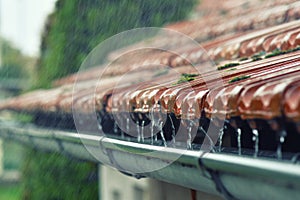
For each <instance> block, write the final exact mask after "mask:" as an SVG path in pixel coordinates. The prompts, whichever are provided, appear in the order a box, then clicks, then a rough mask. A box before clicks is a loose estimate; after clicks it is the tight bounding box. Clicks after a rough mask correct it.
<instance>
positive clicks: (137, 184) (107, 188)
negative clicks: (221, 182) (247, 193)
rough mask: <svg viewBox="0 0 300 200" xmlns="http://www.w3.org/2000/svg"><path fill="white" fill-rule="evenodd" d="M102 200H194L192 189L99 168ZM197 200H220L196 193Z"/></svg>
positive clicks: (104, 167) (213, 196) (103, 167)
mask: <svg viewBox="0 0 300 200" xmlns="http://www.w3.org/2000/svg"><path fill="white" fill-rule="evenodd" d="M99 173H100V176H99V179H100V180H99V181H100V183H99V185H100V187H101V188H100V190H99V191H100V199H101V200H193V199H192V191H191V189H188V188H184V187H181V186H178V185H173V184H170V183H165V182H162V181H157V180H154V179H150V178H144V179H140V180H138V179H135V178H132V177H128V176H126V175H124V174H121V173H120V172H118V171H117V170H115V169H112V168H109V167H106V166H99ZM196 197H197V198H196V199H197V200H219V199H222V198H220V197H219V196H215V195H210V194H207V193H203V192H200V191H196Z"/></svg>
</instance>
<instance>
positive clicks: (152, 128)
mask: <svg viewBox="0 0 300 200" xmlns="http://www.w3.org/2000/svg"><path fill="white" fill-rule="evenodd" d="M153 138H154V122H153V121H151V144H153Z"/></svg>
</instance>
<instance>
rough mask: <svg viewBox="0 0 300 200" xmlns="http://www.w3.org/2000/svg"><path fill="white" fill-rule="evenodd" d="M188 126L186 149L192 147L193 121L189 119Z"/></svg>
mask: <svg viewBox="0 0 300 200" xmlns="http://www.w3.org/2000/svg"><path fill="white" fill-rule="evenodd" d="M189 122H190V123H189V126H188V138H187V141H186V145H187V149H192V128H193V121H192V120H189Z"/></svg>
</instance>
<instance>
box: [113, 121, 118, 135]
mask: <svg viewBox="0 0 300 200" xmlns="http://www.w3.org/2000/svg"><path fill="white" fill-rule="evenodd" d="M114 134H118V124H117V123H116V122H115V123H114Z"/></svg>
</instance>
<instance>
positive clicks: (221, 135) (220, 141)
mask: <svg viewBox="0 0 300 200" xmlns="http://www.w3.org/2000/svg"><path fill="white" fill-rule="evenodd" d="M223 136H224V128H223V127H222V128H221V129H220V132H219V152H221V151H222V143H223Z"/></svg>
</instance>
